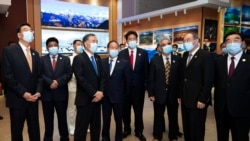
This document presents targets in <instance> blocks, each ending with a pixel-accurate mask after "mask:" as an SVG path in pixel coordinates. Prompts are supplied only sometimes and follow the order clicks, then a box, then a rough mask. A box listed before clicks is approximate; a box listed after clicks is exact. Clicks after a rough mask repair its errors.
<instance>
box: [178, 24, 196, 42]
mask: <svg viewBox="0 0 250 141" xmlns="http://www.w3.org/2000/svg"><path fill="white" fill-rule="evenodd" d="M190 32H194V33H197V34H198V25H193V26H183V27H177V28H174V43H177V42H182V41H183V39H184V36H185V35H186V34H187V33H190Z"/></svg>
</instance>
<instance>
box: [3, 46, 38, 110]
mask: <svg viewBox="0 0 250 141" xmlns="http://www.w3.org/2000/svg"><path fill="white" fill-rule="evenodd" d="M31 56H32V72H31V71H30V68H29V65H28V62H27V60H26V57H25V54H24V52H23V50H22V48H21V46H20V45H19V44H16V45H14V46H8V47H6V48H4V50H3V58H2V69H3V76H4V82H6V86H7V91H8V93H7V94H6V105H7V106H8V107H10V108H18V109H21V108H25V106H27V104H28V102H27V101H26V100H25V99H24V98H23V94H24V93H25V92H30V93H31V94H35V93H36V92H40V93H41V92H42V81H41V77H40V66H41V65H40V64H41V62H40V57H39V54H38V53H37V52H36V51H34V50H33V49H31Z"/></svg>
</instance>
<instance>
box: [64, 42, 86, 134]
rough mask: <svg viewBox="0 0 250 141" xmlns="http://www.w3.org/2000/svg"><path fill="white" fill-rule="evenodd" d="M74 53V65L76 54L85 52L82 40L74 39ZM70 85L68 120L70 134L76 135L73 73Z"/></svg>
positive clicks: (72, 57)
mask: <svg viewBox="0 0 250 141" xmlns="http://www.w3.org/2000/svg"><path fill="white" fill-rule="evenodd" d="M73 49H74V50H73V54H72V55H71V56H69V59H70V63H71V65H72V63H73V60H74V58H75V56H76V55H78V54H80V53H82V52H83V46H82V41H81V40H74V41H73ZM68 87H69V101H68V109H67V121H68V128H69V134H70V135H74V132H75V119H76V107H75V104H74V102H75V96H76V78H75V75H74V74H73V75H72V78H71V80H70V81H69V83H68Z"/></svg>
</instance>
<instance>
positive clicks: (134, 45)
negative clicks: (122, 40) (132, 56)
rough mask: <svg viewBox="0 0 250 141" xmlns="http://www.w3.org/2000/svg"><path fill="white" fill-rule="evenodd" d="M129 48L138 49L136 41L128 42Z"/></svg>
mask: <svg viewBox="0 0 250 141" xmlns="http://www.w3.org/2000/svg"><path fill="white" fill-rule="evenodd" d="M128 47H129V48H131V49H134V48H136V41H135V40H134V41H129V42H128Z"/></svg>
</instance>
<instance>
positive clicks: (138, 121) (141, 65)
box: [119, 31, 149, 141]
mask: <svg viewBox="0 0 250 141" xmlns="http://www.w3.org/2000/svg"><path fill="white" fill-rule="evenodd" d="M125 39H126V42H127V44H128V48H127V49H124V50H122V51H121V52H120V54H119V56H120V57H121V58H123V59H125V60H127V61H129V62H130V67H131V69H132V70H133V73H132V83H131V86H130V92H129V95H128V96H126V97H125V99H124V112H123V115H124V116H123V123H124V132H123V137H124V138H126V137H127V136H128V135H130V134H131V127H130V122H131V106H133V109H134V119H135V120H134V121H135V124H134V125H135V130H134V131H135V136H136V137H138V138H139V140H141V141H145V140H146V138H145V136H144V135H143V129H144V125H143V106H144V98H145V90H146V87H147V83H148V81H147V80H148V68H149V62H148V53H147V52H146V51H145V50H143V49H140V48H137V45H136V44H137V39H138V35H137V33H136V32H135V31H128V32H127V33H126V35H125Z"/></svg>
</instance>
